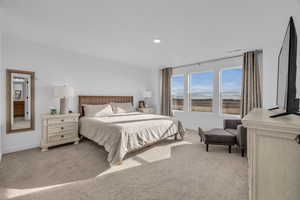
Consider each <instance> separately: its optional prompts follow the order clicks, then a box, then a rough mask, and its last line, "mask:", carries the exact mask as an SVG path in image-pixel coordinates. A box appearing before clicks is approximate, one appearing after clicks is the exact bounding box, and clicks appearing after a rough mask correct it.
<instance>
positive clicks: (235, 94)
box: [172, 68, 243, 99]
mask: <svg viewBox="0 0 300 200" xmlns="http://www.w3.org/2000/svg"><path fill="white" fill-rule="evenodd" d="M242 72H243V70H242V68H236V69H228V70H223V71H222V72H221V79H220V81H221V88H220V89H221V95H222V98H226V99H227V98H230V99H237V98H240V94H241V86H242V78H243V77H242ZM213 81H214V73H213V72H205V73H195V74H191V82H190V91H191V96H192V98H193V99H203V98H211V97H212V94H213ZM183 93H184V76H183V75H179V76H173V77H172V96H173V97H176V98H183Z"/></svg>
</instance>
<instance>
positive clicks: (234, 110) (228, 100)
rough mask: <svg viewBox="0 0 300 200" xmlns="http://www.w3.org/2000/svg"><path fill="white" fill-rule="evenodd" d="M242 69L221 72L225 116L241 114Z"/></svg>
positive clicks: (222, 104)
mask: <svg viewBox="0 0 300 200" xmlns="http://www.w3.org/2000/svg"><path fill="white" fill-rule="evenodd" d="M242 79H243V70H242V68H235V69H225V70H222V71H221V94H220V95H221V101H222V102H221V109H222V112H223V113H225V114H233V115H239V114H240V100H241V88H242Z"/></svg>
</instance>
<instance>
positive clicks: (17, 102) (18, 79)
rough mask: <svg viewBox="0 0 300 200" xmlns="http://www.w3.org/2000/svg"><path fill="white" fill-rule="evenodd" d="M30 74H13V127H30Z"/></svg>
mask: <svg viewBox="0 0 300 200" xmlns="http://www.w3.org/2000/svg"><path fill="white" fill-rule="evenodd" d="M30 78H31V77H30V75H28V74H12V88H13V91H12V96H13V97H12V98H11V99H12V105H13V106H12V113H13V115H12V116H13V117H12V120H11V122H12V129H13V130H15V129H24V128H30V116H31V115H30V99H31V98H30Z"/></svg>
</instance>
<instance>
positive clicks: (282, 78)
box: [277, 26, 290, 109]
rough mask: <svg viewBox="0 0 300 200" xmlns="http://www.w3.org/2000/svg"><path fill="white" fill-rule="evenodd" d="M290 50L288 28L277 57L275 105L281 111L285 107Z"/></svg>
mask: <svg viewBox="0 0 300 200" xmlns="http://www.w3.org/2000/svg"><path fill="white" fill-rule="evenodd" d="M289 50H290V26H289V27H288V29H287V32H286V34H285V37H284V40H283V44H282V47H281V50H280V54H279V57H278V83H277V84H278V86H277V105H278V107H279V108H281V109H286V107H287V92H288V70H289V68H288V66H289Z"/></svg>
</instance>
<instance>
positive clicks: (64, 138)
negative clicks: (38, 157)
mask: <svg viewBox="0 0 300 200" xmlns="http://www.w3.org/2000/svg"><path fill="white" fill-rule="evenodd" d="M42 119H43V135H42V141H41V148H42V151H47V150H48V147H52V146H56V145H60V144H65V143H70V142H74V144H78V142H79V137H78V119H79V114H78V113H71V114H63V115H60V114H57V115H49V114H46V115H43V117H42Z"/></svg>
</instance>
